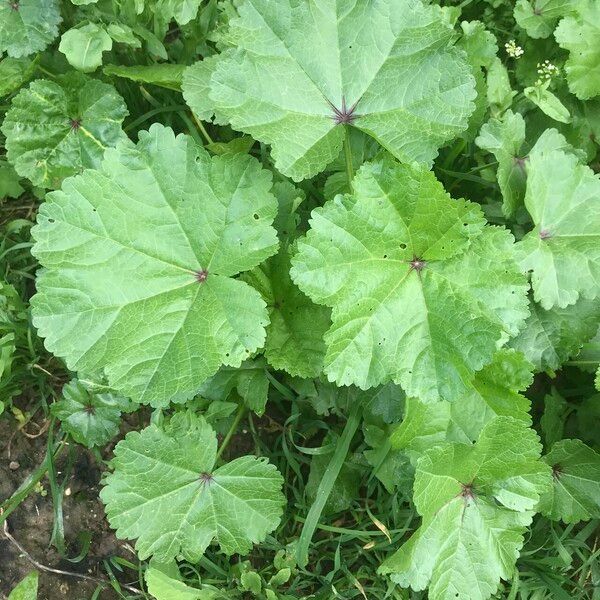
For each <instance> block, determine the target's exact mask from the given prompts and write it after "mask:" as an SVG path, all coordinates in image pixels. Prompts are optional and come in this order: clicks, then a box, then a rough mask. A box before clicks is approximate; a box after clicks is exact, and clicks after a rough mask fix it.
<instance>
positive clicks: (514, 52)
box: [504, 40, 525, 58]
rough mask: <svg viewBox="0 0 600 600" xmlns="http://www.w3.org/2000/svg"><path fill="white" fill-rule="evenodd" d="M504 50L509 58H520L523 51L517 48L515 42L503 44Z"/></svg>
mask: <svg viewBox="0 0 600 600" xmlns="http://www.w3.org/2000/svg"><path fill="white" fill-rule="evenodd" d="M504 48H505V49H506V54H508V55H509V56H510V57H511V58H521V56H523V54H524V53H525V51H524V50H523V48H521V46H517V43H516V42H515V40H510V41H509V42H506V44H504Z"/></svg>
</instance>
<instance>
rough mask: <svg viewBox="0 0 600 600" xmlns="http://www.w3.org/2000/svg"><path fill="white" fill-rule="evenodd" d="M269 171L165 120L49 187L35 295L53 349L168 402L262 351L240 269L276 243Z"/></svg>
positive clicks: (261, 307) (261, 322) (256, 312)
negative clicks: (94, 166) (211, 150)
mask: <svg viewBox="0 0 600 600" xmlns="http://www.w3.org/2000/svg"><path fill="white" fill-rule="evenodd" d="M270 188H271V176H270V174H269V173H267V172H266V171H263V170H262V169H261V167H260V165H259V163H258V162H257V161H256V160H255V159H253V158H251V157H249V156H247V155H239V154H238V155H230V156H222V157H213V158H212V159H211V158H210V157H209V156H208V154H207V153H206V152H205V151H204V150H202V148H199V147H198V146H197V145H196V144H195V142H194V141H193V140H192V139H191V138H189V137H186V136H178V137H175V135H174V134H173V132H172V131H171V130H170V129H168V128H165V127H162V126H160V125H154V126H153V127H152V128H151V129H150V131H148V132H141V133H140V141H139V142H138V144H137V146H134V145H133V144H131V143H122V144H120V145H119V146H118V147H117V148H116V149H114V150H110V151H108V152H107V153H106V158H105V161H104V162H103V165H102V169H101V170H100V171H86V172H85V173H83V174H82V175H81V176H79V177H76V178H72V179H69V180H67V181H66V182H65V184H64V186H63V189H62V190H61V191H58V192H53V193H52V194H49V195H48V199H47V202H46V203H45V204H43V205H42V207H41V209H40V213H39V216H38V225H37V226H36V227H35V228H34V230H33V235H34V237H35V239H36V241H37V243H36V245H35V248H34V252H35V255H36V256H37V257H38V259H39V260H40V262H41V264H42V265H43V266H44V267H46V269H45V270H44V271H42V272H41V274H40V275H39V276H38V282H37V289H38V294H37V295H36V296H35V297H34V299H33V300H32V305H33V307H34V308H33V313H34V322H35V325H36V327H37V328H38V330H39V333H40V335H42V336H43V337H45V338H46V342H45V343H46V347H47V348H48V349H50V350H51V351H52V352H54V354H56V355H58V356H62V357H64V358H65V359H66V361H67V364H68V365H69V368H71V370H80V371H85V372H91V373H94V372H97V371H98V370H104V373H105V374H106V377H107V380H108V383H109V385H110V386H111V388H112V389H114V390H116V391H117V392H119V393H121V394H123V395H124V396H127V397H130V398H132V399H134V400H136V401H139V402H148V403H151V404H153V405H156V406H158V405H162V406H165V405H166V404H168V402H169V401H171V400H175V401H181V400H185V399H187V398H189V397H191V396H193V395H194V393H195V392H196V391H197V389H198V388H199V386H200V385H201V384H202V382H203V381H205V380H206V379H207V378H208V377H210V376H211V375H213V374H214V373H215V372H216V371H217V369H218V368H219V367H220V366H221V364H227V365H230V366H239V365H240V364H241V362H242V361H243V360H244V359H246V358H247V357H248V356H249V355H250V354H252V353H253V352H255V351H256V350H257V349H258V348H260V347H261V346H262V345H263V343H264V339H265V332H264V327H265V325H266V324H267V323H268V316H267V312H266V308H265V304H264V302H263V301H262V300H261V298H260V295H259V294H258V292H256V291H255V290H254V289H253V288H251V287H250V286H249V285H248V284H246V283H244V282H242V281H240V280H237V279H233V278H232V276H234V275H236V274H237V273H239V272H240V271H243V270H247V269H251V268H252V267H254V266H255V265H256V264H258V263H259V262H261V261H262V260H264V259H265V258H266V257H268V256H269V255H271V254H273V253H274V252H275V251H276V249H277V238H276V234H275V230H274V229H273V228H272V227H271V223H272V221H273V219H274V217H275V212H276V201H275V198H274V197H273V196H272V195H271V194H270V192H269V190H270Z"/></svg>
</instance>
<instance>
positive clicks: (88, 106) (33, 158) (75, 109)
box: [2, 73, 128, 188]
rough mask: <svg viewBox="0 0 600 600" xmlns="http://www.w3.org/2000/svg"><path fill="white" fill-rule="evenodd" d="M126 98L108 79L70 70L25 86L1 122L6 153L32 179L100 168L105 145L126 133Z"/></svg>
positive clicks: (47, 181) (46, 181)
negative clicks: (123, 128) (105, 81)
mask: <svg viewBox="0 0 600 600" xmlns="http://www.w3.org/2000/svg"><path fill="white" fill-rule="evenodd" d="M127 114H128V113H127V108H126V106H125V102H124V101H123V99H122V98H121V96H119V94H117V92H116V90H115V89H114V88H113V87H112V86H111V85H108V84H106V83H102V82H101V81H97V80H95V79H90V78H88V77H86V76H85V75H81V74H78V73H71V74H69V75H66V76H63V77H58V78H57V79H56V81H47V80H44V79H38V80H36V81H34V82H33V83H32V84H31V85H30V86H29V88H27V89H24V90H21V92H19V94H18V95H17V96H16V97H15V98H14V99H13V102H12V107H11V109H10V110H9V111H8V113H7V114H6V118H5V119H4V123H3V124H2V132H3V133H4V135H5V136H6V148H7V151H8V159H9V160H10V162H11V163H12V164H13V165H14V166H15V169H16V171H17V173H18V174H19V175H21V176H22V177H27V178H29V179H30V181H31V182H32V183H33V184H34V185H39V186H43V187H50V188H56V187H59V186H60V184H61V182H62V180H63V179H64V178H65V177H68V176H70V175H74V174H76V173H79V172H80V171H82V170H83V169H85V168H89V167H92V168H98V167H99V166H100V162H101V160H102V156H103V154H104V150H105V149H106V148H107V147H110V146H114V145H115V144H116V143H117V141H118V140H120V139H123V138H124V134H123V131H122V130H121V123H122V122H123V119H124V118H125V117H126V116H127Z"/></svg>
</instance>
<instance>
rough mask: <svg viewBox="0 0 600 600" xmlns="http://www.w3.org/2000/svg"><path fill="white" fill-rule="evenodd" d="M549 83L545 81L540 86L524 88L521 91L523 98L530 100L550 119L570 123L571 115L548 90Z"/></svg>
mask: <svg viewBox="0 0 600 600" xmlns="http://www.w3.org/2000/svg"><path fill="white" fill-rule="evenodd" d="M549 85H550V81H549V80H548V81H546V82H545V83H543V84H542V85H534V86H532V87H526V88H525V89H524V90H523V93H524V94H525V97H526V98H527V99H528V100H531V101H532V102H533V103H534V104H535V105H536V106H537V107H538V108H539V109H540V110H541V111H543V112H544V113H545V114H547V115H548V116H549V117H550V118H551V119H554V120H555V121H559V122H560V123H570V122H571V113H570V112H569V109H568V108H567V107H566V106H565V105H564V104H563V103H562V102H561V101H560V100H559V99H558V98H557V97H556V96H555V95H554V94H553V93H552V92H550V91H549V90H548V86H549Z"/></svg>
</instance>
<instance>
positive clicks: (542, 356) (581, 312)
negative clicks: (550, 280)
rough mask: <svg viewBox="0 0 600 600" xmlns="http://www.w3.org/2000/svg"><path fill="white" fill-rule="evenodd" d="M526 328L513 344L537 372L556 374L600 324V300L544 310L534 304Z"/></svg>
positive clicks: (581, 301)
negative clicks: (552, 372)
mask: <svg viewBox="0 0 600 600" xmlns="http://www.w3.org/2000/svg"><path fill="white" fill-rule="evenodd" d="M530 308H531V314H530V315H529V317H528V318H527V321H525V327H523V329H522V330H521V331H520V332H519V334H518V335H517V336H516V337H514V338H512V339H511V340H510V341H509V345H510V346H512V347H513V348H515V349H516V350H519V351H520V352H522V353H523V354H524V355H525V357H526V358H527V360H529V361H530V362H531V363H532V364H533V365H534V367H535V369H536V371H555V370H557V369H558V368H560V366H561V365H562V364H563V363H564V362H565V361H566V360H568V359H569V358H570V357H571V356H574V355H576V354H577V352H578V351H579V349H580V348H581V346H582V344H583V343H585V342H586V341H587V340H589V339H590V338H591V337H592V336H593V335H594V333H596V330H597V329H598V325H600V301H599V300H585V299H581V300H579V301H578V302H577V304H572V305H571V306H567V307H566V308H558V307H554V308H552V309H551V310H544V309H543V308H542V307H541V306H540V305H539V304H537V303H535V302H532V303H531V307H530Z"/></svg>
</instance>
